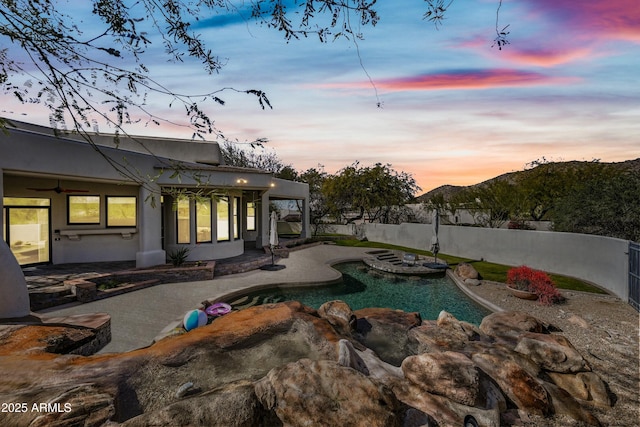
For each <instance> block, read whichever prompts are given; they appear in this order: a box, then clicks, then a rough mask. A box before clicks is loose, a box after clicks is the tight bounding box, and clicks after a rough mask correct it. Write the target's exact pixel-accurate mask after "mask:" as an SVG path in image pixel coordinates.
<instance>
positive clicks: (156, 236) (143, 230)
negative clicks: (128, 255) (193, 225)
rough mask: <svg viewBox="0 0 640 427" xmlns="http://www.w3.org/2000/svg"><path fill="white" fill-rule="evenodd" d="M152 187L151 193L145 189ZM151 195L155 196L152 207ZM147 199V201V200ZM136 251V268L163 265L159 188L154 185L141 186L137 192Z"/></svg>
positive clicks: (164, 256)
mask: <svg viewBox="0 0 640 427" xmlns="http://www.w3.org/2000/svg"><path fill="white" fill-rule="evenodd" d="M151 186H153V192H152V191H151V189H149V188H147V187H151ZM151 194H153V195H154V196H155V199H156V200H155V206H152V203H151V198H150V197H149V196H150V195H151ZM147 197H149V199H147ZM138 199H139V200H138V249H139V251H138V252H137V253H136V267H138V268H140V267H150V266H152V265H158V264H164V263H165V262H166V259H167V255H166V253H165V251H164V250H163V249H162V206H161V204H160V187H159V186H157V185H155V184H146V185H145V186H141V187H140V190H139V192H138Z"/></svg>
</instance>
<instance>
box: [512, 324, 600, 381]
mask: <svg viewBox="0 0 640 427" xmlns="http://www.w3.org/2000/svg"><path fill="white" fill-rule="evenodd" d="M515 351H516V352H518V353H521V354H525V355H527V356H528V357H529V358H531V360H533V361H534V362H536V363H537V364H538V365H540V366H541V367H542V368H543V369H546V370H548V371H553V372H561V373H563V372H564V373H567V372H572V373H575V372H584V371H591V367H590V366H589V364H588V363H587V361H586V360H584V358H583V357H582V356H581V355H580V353H578V352H577V351H576V349H575V348H574V347H573V346H572V345H571V343H570V342H569V340H568V339H566V338H565V337H563V336H562V335H554V334H537V333H532V332H527V333H524V334H523V335H521V336H520V340H519V342H518V345H517V346H516V348H515Z"/></svg>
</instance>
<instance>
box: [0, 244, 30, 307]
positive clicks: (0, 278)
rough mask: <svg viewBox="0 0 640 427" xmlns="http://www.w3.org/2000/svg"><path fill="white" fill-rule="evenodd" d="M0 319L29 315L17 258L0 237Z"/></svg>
mask: <svg viewBox="0 0 640 427" xmlns="http://www.w3.org/2000/svg"><path fill="white" fill-rule="evenodd" d="M0 271H1V272H2V274H0V295H2V298H0V319H8V318H14V317H25V316H28V315H29V312H30V307H29V291H28V290H27V281H26V280H25V278H24V274H22V269H21V268H20V264H18V260H16V258H15V257H14V256H13V253H12V252H11V249H9V245H7V243H6V242H5V241H4V239H0Z"/></svg>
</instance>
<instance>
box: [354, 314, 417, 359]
mask: <svg viewBox="0 0 640 427" xmlns="http://www.w3.org/2000/svg"><path fill="white" fill-rule="evenodd" d="M355 315H356V317H357V319H358V320H357V326H356V333H355V334H354V337H355V338H356V339H357V340H358V341H359V342H360V343H361V344H363V345H364V346H366V347H368V348H370V349H372V350H373V351H375V352H376V354H378V356H379V357H380V359H382V360H384V361H385V362H387V363H390V364H392V365H394V366H400V364H401V363H402V361H403V360H404V358H405V357H407V356H410V355H412V354H413V350H412V346H411V345H410V343H409V338H408V335H407V332H408V331H410V330H411V329H413V328H415V327H417V326H419V325H420V324H421V323H422V319H421V317H420V314H419V313H406V312H404V311H401V310H393V309H390V308H365V309H362V310H357V311H355Z"/></svg>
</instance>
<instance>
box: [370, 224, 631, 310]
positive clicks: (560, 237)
mask: <svg viewBox="0 0 640 427" xmlns="http://www.w3.org/2000/svg"><path fill="white" fill-rule="evenodd" d="M365 230H366V232H365V233H366V237H367V239H368V240H371V241H376V242H384V243H389V244H394V245H399V246H407V247H410V248H416V249H423V250H429V249H430V246H431V237H432V235H433V231H432V230H433V229H432V227H431V225H430V224H400V225H385V224H366V225H365ZM438 237H439V242H440V252H441V253H445V254H449V255H454V256H460V257H466V258H472V259H481V258H482V259H484V260H486V261H489V262H495V263H499V264H505V265H513V266H518V265H528V266H530V267H532V268H536V269H540V270H544V271H548V272H551V273H557V274H562V275H566V276H572V277H576V278H579V279H582V280H586V281H588V282H592V283H594V284H596V285H598V286H601V287H603V288H605V289H607V290H609V291H611V292H612V293H613V294H615V295H617V296H618V297H620V298H621V299H623V300H625V301H627V300H628V298H629V289H628V268H629V267H628V254H627V252H628V249H629V242H628V241H627V240H622V239H614V238H610V237H602V236H593V235H587V234H577V233H559V232H550V231H526V230H505V229H493V228H480V227H458V226H447V225H441V226H440V228H439V232H438Z"/></svg>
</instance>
